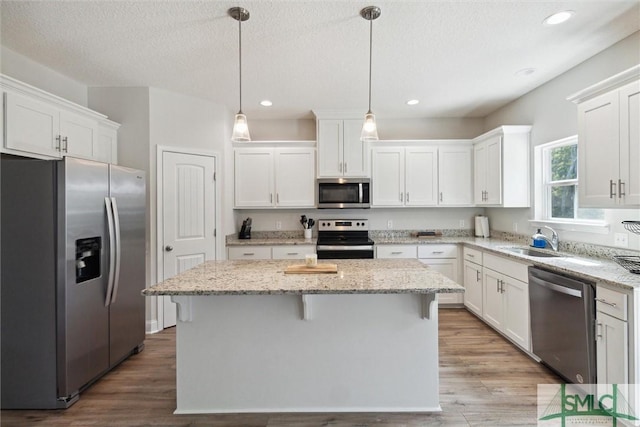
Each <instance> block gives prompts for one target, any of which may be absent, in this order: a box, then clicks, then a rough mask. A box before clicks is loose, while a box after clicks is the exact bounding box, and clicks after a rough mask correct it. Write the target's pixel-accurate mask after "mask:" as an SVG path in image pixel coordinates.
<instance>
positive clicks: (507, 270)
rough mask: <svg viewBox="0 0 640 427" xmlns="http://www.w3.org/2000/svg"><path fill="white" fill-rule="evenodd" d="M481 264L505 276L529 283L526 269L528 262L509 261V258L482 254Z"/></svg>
mask: <svg viewBox="0 0 640 427" xmlns="http://www.w3.org/2000/svg"><path fill="white" fill-rule="evenodd" d="M482 265H483V266H484V267H486V268H490V269H491V270H493V271H498V272H500V273H502V274H504V275H506V276H509V277H513V278H514V279H518V280H520V281H521V282H524V283H529V270H528V269H527V268H528V267H529V265H528V264H522V263H519V262H516V261H511V260H510V259H507V258H503V257H501V256H495V255H492V254H484V256H483V258H482Z"/></svg>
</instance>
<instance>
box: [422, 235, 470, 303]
mask: <svg viewBox="0 0 640 427" xmlns="http://www.w3.org/2000/svg"><path fill="white" fill-rule="evenodd" d="M418 260H420V262H422V263H423V264H426V265H428V266H429V268H433V269H434V270H435V271H437V272H439V273H441V274H443V275H444V276H446V277H448V278H449V279H451V280H453V281H454V282H456V283H459V281H458V245H419V246H418ZM437 297H438V304H440V305H443V304H462V301H463V294H462V293H443V294H438V295H437Z"/></svg>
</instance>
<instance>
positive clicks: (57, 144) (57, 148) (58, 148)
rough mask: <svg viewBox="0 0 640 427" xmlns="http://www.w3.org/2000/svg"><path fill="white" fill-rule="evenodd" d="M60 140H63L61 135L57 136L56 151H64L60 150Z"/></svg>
mask: <svg viewBox="0 0 640 427" xmlns="http://www.w3.org/2000/svg"><path fill="white" fill-rule="evenodd" d="M60 138H62V137H61V136H60V135H58V136H56V150H57V151H62V149H61V148H60Z"/></svg>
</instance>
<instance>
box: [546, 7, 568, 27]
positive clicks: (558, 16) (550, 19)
mask: <svg viewBox="0 0 640 427" xmlns="http://www.w3.org/2000/svg"><path fill="white" fill-rule="evenodd" d="M574 14H575V12H574V11H573V10H563V11H562V12H558V13H554V14H553V15H551V16H547V17H546V18H545V19H544V21H542V23H543V24H544V25H558V24H562V23H563V22H567V21H568V20H569V19H571V17H572V16H573V15H574Z"/></svg>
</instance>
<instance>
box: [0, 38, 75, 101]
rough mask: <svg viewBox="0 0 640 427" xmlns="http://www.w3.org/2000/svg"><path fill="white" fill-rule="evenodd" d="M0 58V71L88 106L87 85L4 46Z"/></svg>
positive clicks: (0, 49) (1, 48)
mask: <svg viewBox="0 0 640 427" xmlns="http://www.w3.org/2000/svg"><path fill="white" fill-rule="evenodd" d="M0 59H1V60H0V71H1V72H2V74H6V75H7V76H11V77H13V78H14V79H18V80H20V81H22V82H24V83H27V84H30V85H31V86H35V87H37V88H39V89H42V90H45V91H47V92H49V93H52V94H54V95H58V96H59V97H61V98H64V99H67V100H69V101H71V102H75V103H76V104H80V105H82V106H83V107H86V106H87V86H86V85H83V84H82V83H79V82H77V81H75V80H72V79H70V78H69V77H67V76H64V75H62V74H60V73H58V72H57V71H54V70H52V69H51V68H47V67H45V66H44V65H41V64H38V63H37V62H35V61H33V60H31V59H29V58H27V57H26V56H22V55H20V54H18V53H16V52H14V51H12V50H10V49H7V48H6V47H4V46H1V47H0Z"/></svg>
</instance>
